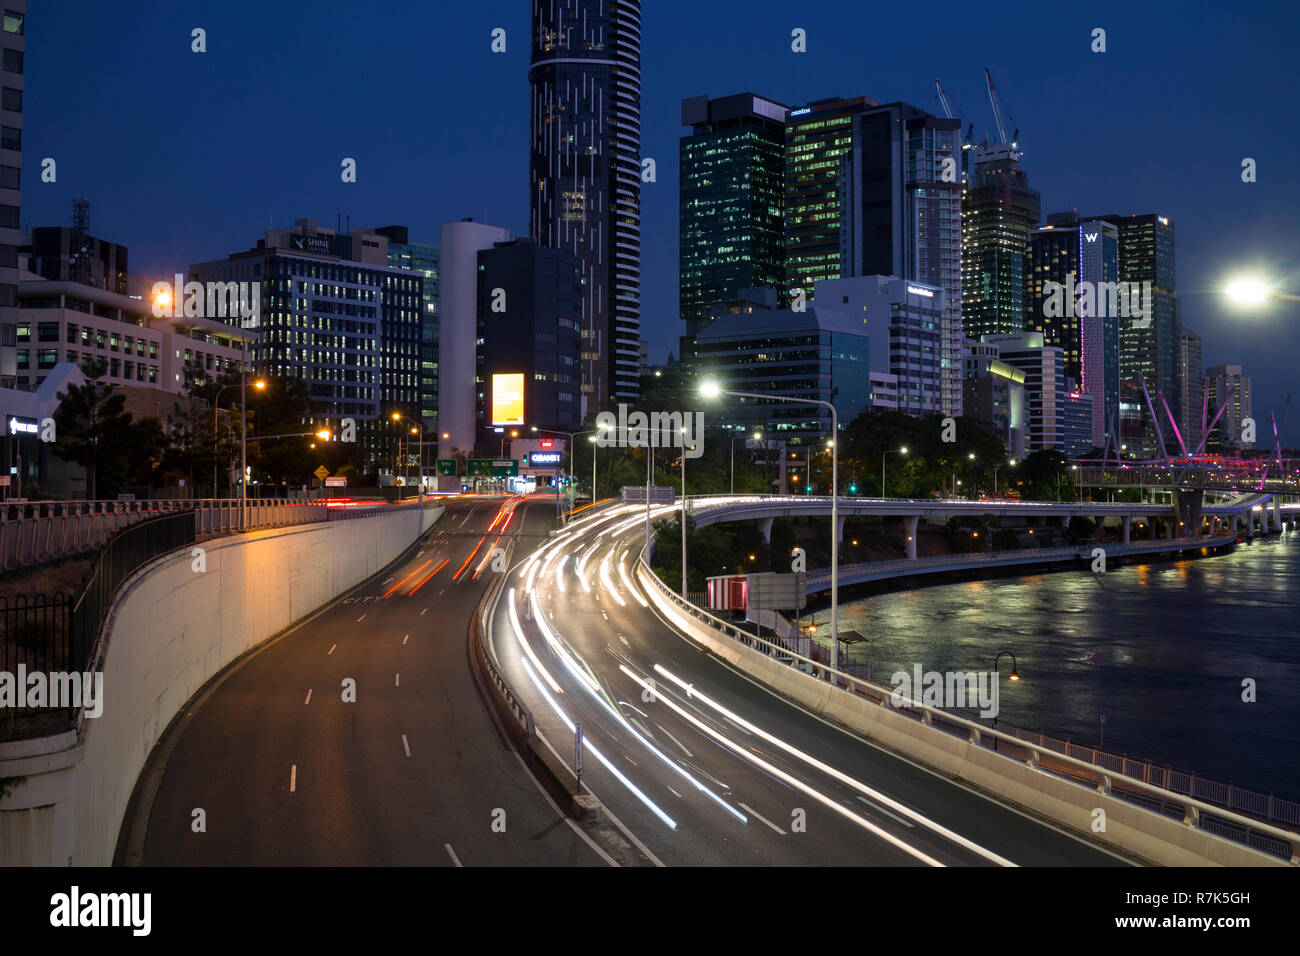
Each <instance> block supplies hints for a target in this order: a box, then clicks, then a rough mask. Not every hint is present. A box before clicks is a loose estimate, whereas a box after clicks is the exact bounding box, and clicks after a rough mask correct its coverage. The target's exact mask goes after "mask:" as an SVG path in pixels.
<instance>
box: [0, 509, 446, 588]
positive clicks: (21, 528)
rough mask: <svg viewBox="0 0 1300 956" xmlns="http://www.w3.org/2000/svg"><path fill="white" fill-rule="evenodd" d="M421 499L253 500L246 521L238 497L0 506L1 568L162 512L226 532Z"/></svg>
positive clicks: (66, 553)
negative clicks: (340, 501) (333, 503)
mask: <svg viewBox="0 0 1300 956" xmlns="http://www.w3.org/2000/svg"><path fill="white" fill-rule="evenodd" d="M425 500H426V502H427V501H430V500H431V499H427V498H426V499H425ZM417 503H418V499H417V498H411V499H406V500H403V501H400V502H382V501H373V502H367V501H360V502H354V503H352V504H350V505H345V506H341V507H338V508H332V507H328V506H327V505H326V504H325V501H324V500H321V499H317V500H310V499H291V498H249V499H248V501H247V503H246V506H245V508H244V509H243V510H244V511H245V512H246V517H245V520H244V522H243V523H242V524H241V521H240V511H241V508H240V500H239V499H238V498H180V499H177V498H163V499H154V500H149V501H32V502H24V503H18V504H12V503H11V504H0V571H15V570H19V569H21V568H32V567H37V566H39V565H41V564H45V563H47V562H49V561H55V560H58V559H60V558H67V557H73V556H75V555H80V554H86V553H88V552H92V551H97V550H99V549H100V548H102V547H104V545H105V544H106V543H107V542H108V540H109V539H110V538H112V537H113V535H115V534H116V533H117V532H119V531H121V530H122V529H123V528H126V527H129V526H130V525H133V524H136V523H138V522H140V521H145V520H148V519H149V518H155V517H157V516H159V515H164V514H176V513H179V512H185V513H192V514H193V515H194V530H195V533H196V534H228V533H234V532H237V531H240V530H244V531H256V530H258V529H261V528H281V527H285V526H286V525H294V524H310V523H312V522H316V521H326V520H331V521H333V520H340V519H343V518H359V517H364V516H367V515H370V514H374V513H376V512H382V511H383V510H385V509H392V508H404V507H411V506H414V505H416V504H417Z"/></svg>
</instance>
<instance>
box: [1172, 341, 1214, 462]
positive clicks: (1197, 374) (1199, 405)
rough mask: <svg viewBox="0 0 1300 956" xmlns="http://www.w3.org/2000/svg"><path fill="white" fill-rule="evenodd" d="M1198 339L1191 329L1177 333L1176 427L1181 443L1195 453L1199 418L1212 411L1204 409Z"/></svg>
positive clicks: (1200, 434) (1207, 422) (1202, 371)
mask: <svg viewBox="0 0 1300 956" xmlns="http://www.w3.org/2000/svg"><path fill="white" fill-rule="evenodd" d="M1201 362H1202V358H1201V337H1200V336H1199V335H1197V334H1196V333H1195V332H1193V331H1192V330H1191V329H1187V328H1179V330H1178V427H1179V428H1180V429H1182V432H1183V444H1185V445H1186V446H1187V450H1188V451H1189V452H1192V451H1196V449H1197V446H1199V445H1200V443H1201V438H1202V437H1203V436H1202V433H1201V416H1202V415H1207V420H1206V422H1205V424H1207V425H1208V424H1209V421H1208V416H1210V415H1213V414H1214V412H1213V411H1208V412H1207V410H1206V408H1205V403H1204V396H1203V383H1204V381H1205V377H1204V373H1205V368H1204V366H1203V365H1202V364H1201Z"/></svg>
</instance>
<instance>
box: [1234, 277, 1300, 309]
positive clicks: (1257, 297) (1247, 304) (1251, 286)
mask: <svg viewBox="0 0 1300 956" xmlns="http://www.w3.org/2000/svg"><path fill="white" fill-rule="evenodd" d="M1223 294H1224V295H1225V296H1226V297H1227V299H1228V301H1230V302H1232V303H1233V304H1234V305H1238V306H1241V307H1243V308H1247V309H1251V308H1257V307H1258V306H1261V305H1263V304H1264V303H1265V302H1267V301H1268V300H1269V299H1278V300H1280V301H1282V302H1300V295H1296V294H1294V293H1292V292H1282V291H1281V290H1279V289H1278V288H1277V283H1276V282H1275V281H1273V280H1271V279H1266V278H1264V277H1263V276H1258V275H1242V276H1235V277H1233V278H1232V279H1230V280H1229V281H1228V282H1227V283H1226V284H1225V285H1224V287H1223Z"/></svg>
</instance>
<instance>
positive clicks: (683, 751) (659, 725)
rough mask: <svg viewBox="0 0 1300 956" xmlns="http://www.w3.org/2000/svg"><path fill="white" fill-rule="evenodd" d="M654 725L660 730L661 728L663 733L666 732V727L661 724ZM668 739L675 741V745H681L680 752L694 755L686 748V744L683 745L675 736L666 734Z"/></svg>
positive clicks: (690, 755) (689, 755)
mask: <svg viewBox="0 0 1300 956" xmlns="http://www.w3.org/2000/svg"><path fill="white" fill-rule="evenodd" d="M655 726H656V727H658V728H659V729H660V730H662V731H663V732H664V733H665V734H668V728H667V727H665V726H664V725H663V724H655ZM668 739H669V740H671V741H672V742H673V743H675V744H676V745H677V746H679V747H681V748H682V753H684V754H686V756H688V757H694V756H695V754H693V753H691V752H690V751H689V750H687V749H686V745H685V744H684V743H682V742H681V741H680V740H678V739H677V738H676V737H674V736H673V735H672V734H668Z"/></svg>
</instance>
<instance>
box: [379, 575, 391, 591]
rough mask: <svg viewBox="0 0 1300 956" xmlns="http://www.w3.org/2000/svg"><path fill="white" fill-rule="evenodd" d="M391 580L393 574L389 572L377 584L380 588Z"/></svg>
mask: <svg viewBox="0 0 1300 956" xmlns="http://www.w3.org/2000/svg"><path fill="white" fill-rule="evenodd" d="M391 580H393V576H392V575H391V574H390V575H389V576H388V577H386V578H385V579H384V580H383V581H381V582H380V583H379V586H380V587H381V588H382V587H383V586H384V585H385V584H387V583H388V582H389V581H391Z"/></svg>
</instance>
